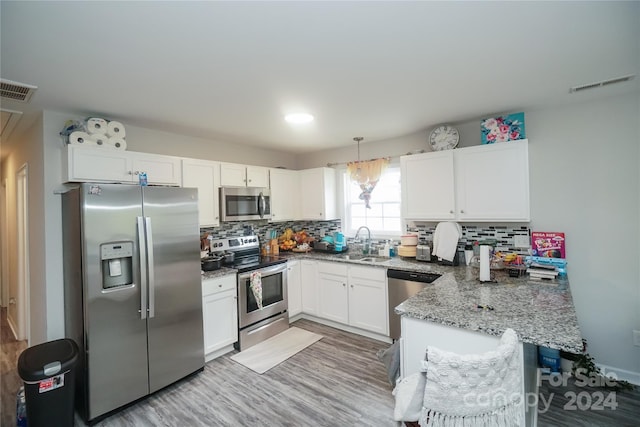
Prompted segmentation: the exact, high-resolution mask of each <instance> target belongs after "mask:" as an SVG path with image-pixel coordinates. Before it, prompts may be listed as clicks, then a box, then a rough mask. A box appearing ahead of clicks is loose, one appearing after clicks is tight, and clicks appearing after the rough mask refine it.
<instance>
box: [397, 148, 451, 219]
mask: <svg viewBox="0 0 640 427" xmlns="http://www.w3.org/2000/svg"><path fill="white" fill-rule="evenodd" d="M453 151H454V150H447V151H436V152H432V153H425V154H417V155H412V156H402V157H401V158H400V168H401V177H402V178H401V180H402V209H403V214H404V218H405V219H422V220H446V219H453V218H454V216H455V198H454V172H453Z"/></svg>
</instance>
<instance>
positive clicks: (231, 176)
mask: <svg viewBox="0 0 640 427" xmlns="http://www.w3.org/2000/svg"><path fill="white" fill-rule="evenodd" d="M220 185H222V186H230V187H246V186H247V167H246V166H245V165H238V164H235V163H222V164H220Z"/></svg>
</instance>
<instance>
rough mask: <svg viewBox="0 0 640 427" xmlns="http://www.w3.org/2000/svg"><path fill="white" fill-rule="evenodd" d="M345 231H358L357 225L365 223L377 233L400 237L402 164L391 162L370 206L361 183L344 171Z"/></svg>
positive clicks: (381, 235)
mask: <svg viewBox="0 0 640 427" xmlns="http://www.w3.org/2000/svg"><path fill="white" fill-rule="evenodd" d="M343 176H344V196H345V197H344V199H345V218H344V224H343V226H344V230H345V233H347V234H350V235H355V233H356V231H357V230H358V227H360V226H362V225H366V226H367V227H369V229H370V230H371V234H372V235H374V236H375V237H376V238H378V237H398V236H400V235H401V234H402V227H401V220H400V166H398V165H389V166H388V167H387V169H386V170H385V172H384V174H383V175H382V177H381V178H380V181H379V182H378V185H376V188H375V189H374V190H373V192H372V193H371V200H370V202H369V204H370V206H371V209H367V208H366V207H365V204H364V200H360V198H359V196H360V193H362V190H360V187H359V186H358V184H356V183H354V182H352V181H351V180H350V179H349V176H348V174H347V173H346V172H345V173H344V175H343Z"/></svg>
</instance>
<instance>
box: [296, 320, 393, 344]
mask: <svg viewBox="0 0 640 427" xmlns="http://www.w3.org/2000/svg"><path fill="white" fill-rule="evenodd" d="M292 319H295V320H298V319H307V320H311V321H313V322H316V323H321V324H323V325H327V326H331V327H332V328H336V329H340V330H343V331H347V332H351V333H354V334H356V335H362V336H363V337H367V338H372V339H374V340H378V341H382V342H386V343H388V344H391V343H392V342H393V340H392V339H391V338H389V337H387V336H384V335H380V334H377V333H375V332H370V331H365V330H364V329H359V328H354V327H352V326H349V325H343V324H342V323H337V322H333V321H331V320H327V319H321V318H320V317H315V316H311V315H309V314H305V313H302V314H298V315H296V316H294V317H292V318H291V319H289V322H292V321H293V320H292Z"/></svg>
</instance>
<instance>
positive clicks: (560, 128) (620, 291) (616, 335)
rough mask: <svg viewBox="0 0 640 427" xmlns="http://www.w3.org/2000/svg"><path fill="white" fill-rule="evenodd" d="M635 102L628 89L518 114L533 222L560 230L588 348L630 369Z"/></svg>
mask: <svg viewBox="0 0 640 427" xmlns="http://www.w3.org/2000/svg"><path fill="white" fill-rule="evenodd" d="M639 104H640V99H639V97H638V94H637V93H636V94H632V95H628V96H623V97H615V98H608V99H604V100H601V101H599V102H592V103H588V104H582V105H577V106H572V107H561V108H556V109H553V110H540V111H531V112H527V115H526V124H527V136H528V137H529V142H530V144H529V156H530V157H529V159H530V164H531V218H532V226H533V229H535V230H548V231H564V232H565V233H566V238H567V242H566V243H567V261H568V272H569V279H570V281H571V284H572V286H571V289H572V293H573V299H574V302H575V305H576V310H577V314H578V321H579V323H580V328H581V330H582V334H583V337H584V338H586V339H587V341H588V345H589V348H588V351H589V353H590V354H592V355H593V356H594V357H595V359H596V361H597V362H599V363H602V364H605V365H610V366H613V367H616V368H620V369H624V370H628V371H632V372H636V373H638V374H640V347H634V346H633V341H632V330H633V329H640V268H639V264H638V258H639V256H640V248H639V244H638V241H639V240H640V239H639V238H640V227H639V222H638V221H639V219H640V208H639V204H640V199H639V191H640V190H639V184H638V183H639V180H640V177H639V165H640V163H639V161H638V159H639V145H640V132H639V131H638V125H637V123H638V118H639V117H640V105H639Z"/></svg>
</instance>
